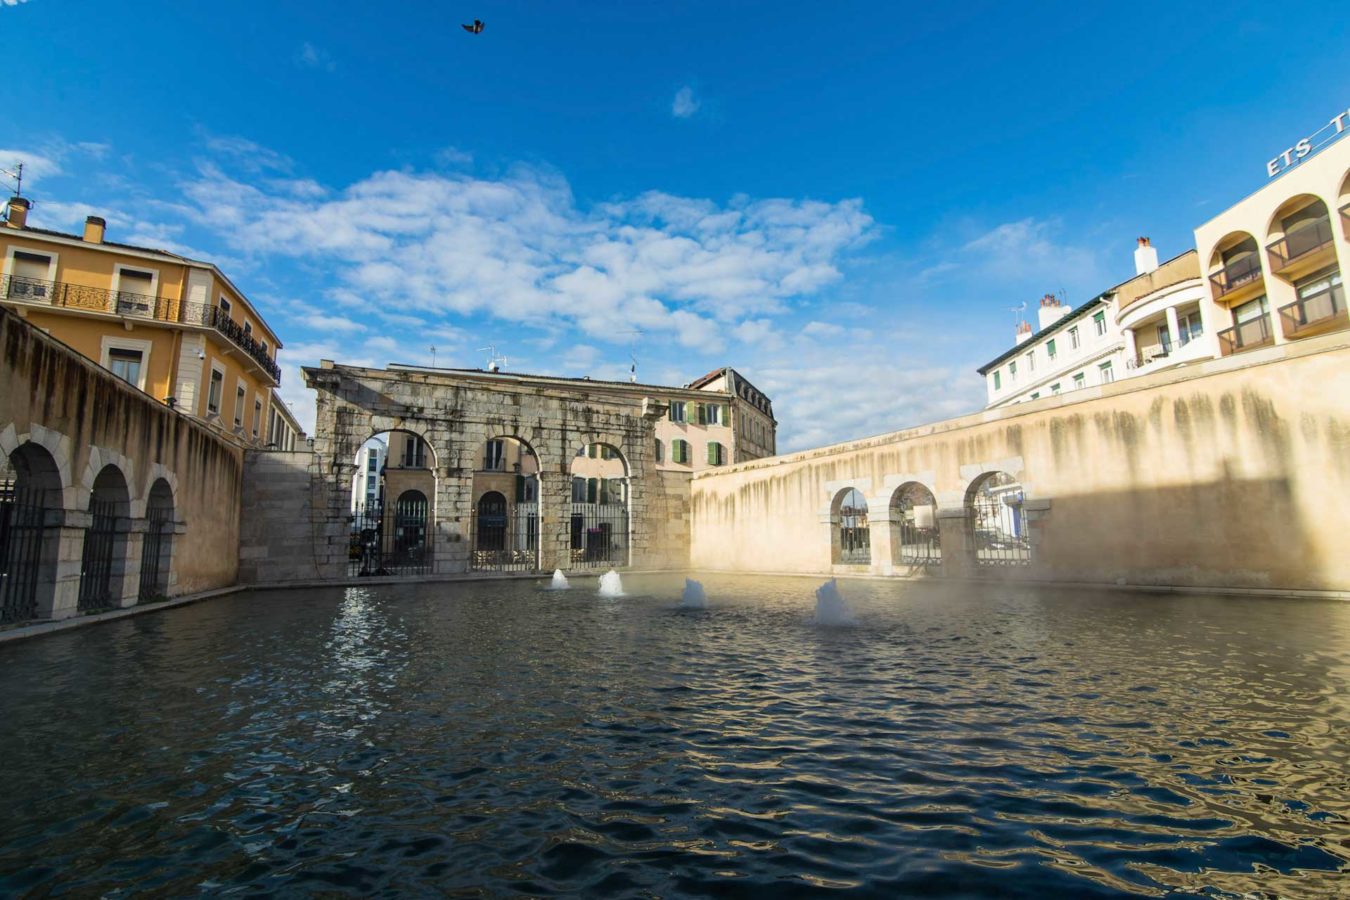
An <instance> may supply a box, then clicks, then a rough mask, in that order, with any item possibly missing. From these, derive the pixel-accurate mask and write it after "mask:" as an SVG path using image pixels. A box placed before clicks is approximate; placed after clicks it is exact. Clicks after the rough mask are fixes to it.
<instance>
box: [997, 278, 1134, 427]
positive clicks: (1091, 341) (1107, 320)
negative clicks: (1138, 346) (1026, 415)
mask: <svg viewBox="0 0 1350 900" xmlns="http://www.w3.org/2000/svg"><path fill="white" fill-rule="evenodd" d="M1111 296H1112V295H1111V292H1109V291H1108V292H1107V293H1105V294H1102V295H1101V296H1100V297H1094V298H1093V299H1091V300H1089V301H1088V302H1087V303H1084V304H1083V305H1082V306H1080V307H1078V308H1077V309H1070V308H1069V307H1067V306H1064V305H1063V304H1061V303H1060V301H1059V300H1058V299H1057V298H1056V297H1054V296H1052V295H1050V294H1046V295H1045V297H1043V298H1042V299H1041V306H1040V310H1039V313H1038V318H1039V324H1040V329H1039V330H1038V331H1036V333H1034V334H1033V333H1032V331H1031V324H1030V323H1029V322H1022V323H1020V324H1019V325H1018V326H1017V343H1016V344H1015V345H1014V346H1013V347H1012V349H1010V350H1008V351H1007V352H1005V353H1003V354H1001V355H1000V356H998V357H996V358H995V359H993V360H991V361H990V362H988V363H986V364H985V365H984V366H982V367H981V368H980V370H979V372H980V374H981V375H983V376H984V379H985V388H986V390H987V391H988V394H989V403H988V406H989V407H990V408H993V407H999V406H1008V405H1010V404H1013V403H1022V402H1025V401H1027V400H1039V399H1041V398H1042V397H1052V396H1054V395H1056V394H1063V393H1066V392H1068V391H1074V390H1078V389H1079V388H1084V387H1089V386H1091V385H1097V384H1108V383H1110V382H1112V381H1115V380H1116V379H1117V378H1118V377H1121V372H1122V370H1123V369H1124V367H1125V355H1124V346H1125V343H1124V339H1123V338H1122V337H1121V334H1120V329H1119V328H1118V327H1117V325H1116V318H1115V315H1114V313H1113V312H1112V306H1111Z"/></svg>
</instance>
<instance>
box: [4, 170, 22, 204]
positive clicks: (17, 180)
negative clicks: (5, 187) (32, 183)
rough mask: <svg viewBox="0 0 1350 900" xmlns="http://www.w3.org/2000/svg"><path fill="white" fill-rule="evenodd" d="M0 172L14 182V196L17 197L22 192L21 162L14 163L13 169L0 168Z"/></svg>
mask: <svg viewBox="0 0 1350 900" xmlns="http://www.w3.org/2000/svg"><path fill="white" fill-rule="evenodd" d="M0 174H2V175H4V176H5V177H6V178H8V179H9V180H10V181H12V182H14V196H16V197H18V196H21V195H22V194H23V163H15V164H14V169H13V171H10V170H9V169H0Z"/></svg>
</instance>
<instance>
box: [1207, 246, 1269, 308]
mask: <svg viewBox="0 0 1350 900" xmlns="http://www.w3.org/2000/svg"><path fill="white" fill-rule="evenodd" d="M1260 278H1261V257H1260V256H1258V255H1257V254H1255V253H1253V254H1251V255H1250V256H1244V257H1242V258H1241V259H1239V260H1237V261H1236V262H1232V263H1229V264H1228V265H1226V266H1224V267H1223V268H1222V269H1220V270H1219V271H1217V272H1215V273H1214V274H1213V275H1211V276H1209V280H1210V282H1211V283H1212V284H1213V285H1214V287H1215V288H1217V289H1218V292H1219V294H1218V296H1220V297H1222V296H1223V295H1224V294H1229V293H1232V292H1233V291H1235V290H1237V289H1238V288H1240V287H1243V286H1244V285H1248V284H1251V283H1252V282H1253V281H1259V280H1260Z"/></svg>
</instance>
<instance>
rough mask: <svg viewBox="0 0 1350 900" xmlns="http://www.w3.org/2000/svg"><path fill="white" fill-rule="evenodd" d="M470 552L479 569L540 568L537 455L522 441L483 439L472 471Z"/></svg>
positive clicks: (507, 437) (514, 570)
mask: <svg viewBox="0 0 1350 900" xmlns="http://www.w3.org/2000/svg"><path fill="white" fill-rule="evenodd" d="M473 503H474V511H475V512H474V517H473V522H472V532H473V554H472V555H471V557H470V565H471V566H472V568H473V569H475V570H478V571H490V572H535V571H538V569H539V458H538V456H536V455H535V452H534V448H532V447H531V446H530V445H529V444H527V443H526V442H525V441H523V440H521V439H520V438H517V437H511V436H502V437H494V438H489V439H488V440H486V441H484V442H483V448H482V452H481V453H480V454H479V458H478V459H477V461H476V463H475V466H474V473H473Z"/></svg>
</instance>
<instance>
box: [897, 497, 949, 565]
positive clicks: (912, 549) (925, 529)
mask: <svg viewBox="0 0 1350 900" xmlns="http://www.w3.org/2000/svg"><path fill="white" fill-rule="evenodd" d="M891 548H892V553H893V554H894V559H893V562H895V563H898V564H899V565H902V566H934V565H938V564H940V563H941V562H942V541H941V538H940V535H939V533H938V526H937V500H936V499H934V497H933V492H932V491H930V490H928V488H926V487H924V486H923V485H922V484H919V483H918V482H917V481H910V482H906V483H905V484H902V485H900V487H898V488H896V489H895V493H894V494H892V495H891Z"/></svg>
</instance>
